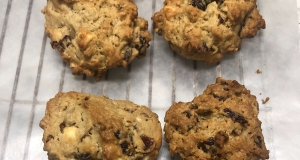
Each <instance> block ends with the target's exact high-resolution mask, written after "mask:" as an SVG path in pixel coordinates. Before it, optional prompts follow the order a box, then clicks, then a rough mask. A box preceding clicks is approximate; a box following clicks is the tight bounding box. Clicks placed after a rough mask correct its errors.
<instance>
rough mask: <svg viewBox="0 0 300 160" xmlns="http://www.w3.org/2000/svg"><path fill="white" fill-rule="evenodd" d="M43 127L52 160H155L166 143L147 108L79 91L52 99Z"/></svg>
mask: <svg viewBox="0 0 300 160" xmlns="http://www.w3.org/2000/svg"><path fill="white" fill-rule="evenodd" d="M40 127H41V128H42V129H43V130H44V135H43V142H44V150H45V151H47V152H48V158H49V159H50V160H67V159H78V160H79V159H80V160H82V159H89V160H99V159H103V160H117V159H122V160H133V159H149V160H155V159H156V158H157V156H158V152H159V149H160V147H161V143H162V129H161V124H160V122H159V121H158V116H157V115H156V114H155V113H153V112H151V111H150V110H149V109H148V108H147V107H145V106H139V105H136V104H134V103H132V102H129V101H122V100H111V99H108V98H107V97H104V96H99V97H98V96H93V95H89V94H83V93H77V92H68V93H58V94H57V95H56V96H55V98H53V99H51V100H50V101H49V102H48V103H47V108H46V113H45V117H44V118H43V119H42V120H41V122H40Z"/></svg>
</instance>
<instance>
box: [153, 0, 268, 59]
mask: <svg viewBox="0 0 300 160" xmlns="http://www.w3.org/2000/svg"><path fill="white" fill-rule="evenodd" d="M152 20H153V25H154V29H155V32H156V33H157V34H159V35H162V36H163V38H164V39H165V40H167V41H168V42H169V46H170V48H171V49H172V50H173V51H175V52H176V53H178V54H179V55H181V56H183V57H186V58H188V59H194V60H203V61H204V62H205V63H208V64H213V63H218V62H220V61H221V59H222V57H223V56H224V54H231V53H234V52H237V51H238V49H239V48H240V47H241V43H242V39H243V38H252V37H254V36H256V34H257V32H258V30H260V29H262V28H263V29H264V28H265V26H266V25H265V21H264V19H263V18H262V16H261V15H260V14H259V11H258V10H257V8H256V0H165V2H164V7H163V8H162V9H161V10H160V11H159V12H157V13H155V14H154V16H153V17H152Z"/></svg>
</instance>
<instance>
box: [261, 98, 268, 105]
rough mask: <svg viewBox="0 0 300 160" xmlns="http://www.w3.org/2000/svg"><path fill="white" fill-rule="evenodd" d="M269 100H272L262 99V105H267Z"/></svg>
mask: <svg viewBox="0 0 300 160" xmlns="http://www.w3.org/2000/svg"><path fill="white" fill-rule="evenodd" d="M269 100H270V98H269V97H267V98H266V100H263V99H262V100H261V101H262V104H266V103H267V102H268V101H269Z"/></svg>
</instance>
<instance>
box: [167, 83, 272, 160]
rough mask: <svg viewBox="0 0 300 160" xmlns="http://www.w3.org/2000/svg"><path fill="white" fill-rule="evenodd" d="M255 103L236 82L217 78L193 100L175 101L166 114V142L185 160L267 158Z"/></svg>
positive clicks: (247, 159)
mask: <svg viewBox="0 0 300 160" xmlns="http://www.w3.org/2000/svg"><path fill="white" fill-rule="evenodd" d="M257 116H258V103H257V101H256V97H255V96H253V95H251V94H250V91H249V90H247V89H246V88H245V87H244V86H243V85H240V84H239V83H238V82H237V81H230V80H224V79H222V78H217V80H216V84H212V85H209V86H208V87H207V88H206V90H205V91H204V93H203V94H202V95H199V96H198V97H195V98H194V100H193V101H192V102H187V103H184V102H179V103H174V104H173V105H172V106H171V107H170V108H169V110H168V111H167V113H166V115H165V126H164V131H165V141H166V142H167V143H168V144H169V151H170V153H171V154H172V155H174V154H179V156H180V157H181V158H182V159H186V160H240V159H243V160H260V159H263V160H265V159H268V158H269V151H268V150H267V149H266V146H265V142H264V137H263V134H262V129H261V121H260V120H259V119H258V117H257Z"/></svg>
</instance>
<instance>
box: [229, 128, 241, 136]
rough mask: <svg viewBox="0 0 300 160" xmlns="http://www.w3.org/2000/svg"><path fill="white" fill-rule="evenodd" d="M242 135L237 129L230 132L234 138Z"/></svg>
mask: <svg viewBox="0 0 300 160" xmlns="http://www.w3.org/2000/svg"><path fill="white" fill-rule="evenodd" d="M241 134H242V130H239V129H234V130H232V131H231V135H232V136H234V137H236V136H239V135H241Z"/></svg>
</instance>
